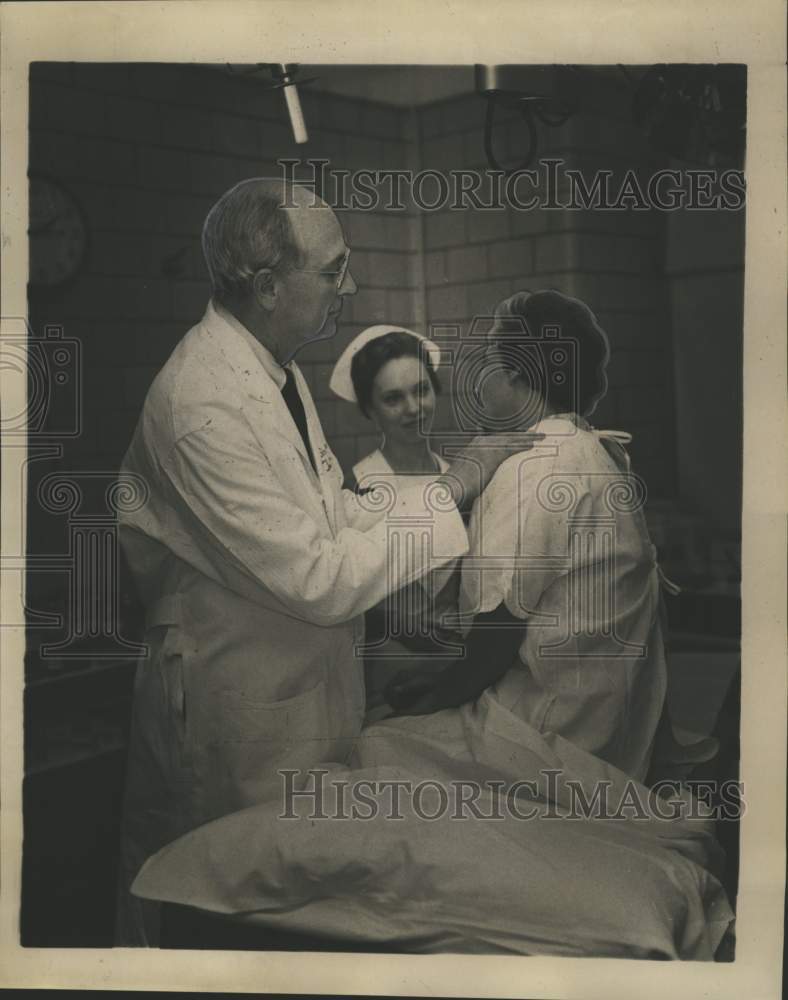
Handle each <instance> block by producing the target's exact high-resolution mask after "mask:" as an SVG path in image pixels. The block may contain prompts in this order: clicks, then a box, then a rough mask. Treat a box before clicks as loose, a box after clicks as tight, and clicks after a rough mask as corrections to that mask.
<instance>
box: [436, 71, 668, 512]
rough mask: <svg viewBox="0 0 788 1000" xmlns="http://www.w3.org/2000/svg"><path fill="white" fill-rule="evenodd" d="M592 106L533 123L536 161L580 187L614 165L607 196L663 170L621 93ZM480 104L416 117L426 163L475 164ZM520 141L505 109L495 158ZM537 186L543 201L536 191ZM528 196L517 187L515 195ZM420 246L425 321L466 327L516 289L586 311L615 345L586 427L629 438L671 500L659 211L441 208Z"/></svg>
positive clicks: (447, 106) (515, 155)
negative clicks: (553, 164)
mask: <svg viewBox="0 0 788 1000" xmlns="http://www.w3.org/2000/svg"><path fill="white" fill-rule="evenodd" d="M597 103H598V105H599V106H600V108H601V109H604V112H602V111H600V112H598V113H596V114H595V113H593V112H592V113H584V114H583V115H577V116H575V117H573V118H571V119H570V120H569V121H568V122H567V123H566V124H565V125H564V126H562V127H560V128H556V129H548V128H545V127H543V126H541V127H540V128H539V137H540V138H539V147H538V154H537V155H538V157H539V158H547V157H555V158H560V159H562V160H563V161H564V162H565V165H566V167H572V168H579V169H581V170H582V171H583V174H584V177H585V178H586V181H587V183H590V181H591V177H592V172H593V170H594V168H597V167H605V168H607V169H613V170H614V174H615V177H614V180H613V182H612V184H611V189H612V190H614V191H615V190H616V184H617V183H620V177H621V174H622V173H623V170H624V169H627V168H630V167H631V168H634V169H637V170H638V171H639V172H640V173H641V174H646V173H651V172H652V171H653V170H655V169H657V166H659V165H661V164H659V163H658V162H657V161H656V160H655V158H654V157H653V155H652V154H650V153H649V152H648V151H647V150H646V149H645V148H644V146H643V143H642V140H641V139H640V137H639V136H638V134H637V133H636V132H635V130H634V129H633V128H632V126H631V125H630V124H629V121H628V113H627V107H626V105H625V102H624V101H623V100H622V99H621V97H620V94H619V93H618V91H613V92H612V93H611V94H605V93H604V92H603V93H599V94H598V95H597ZM484 107H485V106H484V103H483V102H482V101H481V100H480V99H479V98H478V97H476V96H469V97H463V98H460V99H456V100H450V101H446V102H443V103H441V104H436V105H434V106H432V107H428V108H426V109H425V110H423V111H422V112H420V114H419V118H420V134H421V140H422V141H421V148H422V153H423V165H424V167H431V168H435V169H448V168H453V169H458V168H468V169H471V168H479V169H483V168H484V167H485V163H486V160H485V153H484V146H483V128H484V124H483V115H484ZM525 143H526V131H525V127H524V125H523V122H522V120H521V119H520V118H519V116H517V115H512V114H509V115H504V114H502V115H501V116H500V117H499V119H497V123H496V127H495V130H494V132H493V146H494V149H495V150H496V153H497V155H498V156H499V159H500V160H501V161H502V163H504V164H506V165H514V164H516V163H518V162H520V161H521V159H522V156H523V148H524V145H525ZM532 166H533V164H532ZM616 168H618V169H616ZM562 169H563V168H562ZM536 191H537V193H538V194H539V195H542V196H543V195H544V188H543V187H541V188H538V189H536ZM531 193H532V192H531V189H529V188H524V189H523V190H522V191H521V196H522V197H523V198H526V197H528V196H529V195H530V194H531ZM564 193H565V192H564ZM562 197H563V195H562V194H561V189H560V188H559V200H562ZM424 242H425V246H424V250H425V273H426V284H427V306H428V318H429V321H430V323H437V324H441V323H453V322H457V323H459V324H461V325H462V326H466V325H467V324H468V323H469V322H470V321H471V320H472V318H473V317H474V316H476V315H478V314H479V313H489V311H490V310H491V309H492V307H493V306H494V305H495V303H496V302H497V301H499V300H500V299H501V298H503V297H504V296H507V295H510V294H512V293H513V292H515V291H517V290H520V289H524V288H527V289H530V290H535V289H538V288H557V289H559V290H560V291H563V292H566V293H567V294H569V295H575V296H577V297H579V298H581V299H583V300H584V301H585V302H587V303H588V304H589V305H590V306H591V308H592V309H593V310H594V312H595V313H596V314H597V316H598V318H599V320H600V321H601V323H602V325H603V326H604V328H605V329H606V331H607V332H608V334H609V336H610V341H611V348H612V358H611V364H610V369H609V381H610V391H609V393H608V396H607V398H606V399H605V400H603V401H602V402H601V403H600V404H599V406H598V408H597V411H596V413H595V414H594V417H593V422H594V423H595V424H596V425H597V426H599V427H618V426H620V427H621V428H622V429H626V430H628V431H630V432H631V433H632V434H633V438H634V439H633V444H632V447H631V454H632V457H633V462H634V464H635V467H636V469H637V470H638V471H639V473H640V474H641V475H642V476H643V477H644V478H645V479H646V481H647V483H648V484H649V488H650V489H651V490H652V491H653V492H654V493H656V494H658V495H659V494H661V495H665V494H669V493H671V492H672V490H673V489H674V486H675V478H674V442H673V437H674V424H673V409H672V391H671V384H672V373H671V355H670V335H669V327H668V326H667V323H666V313H665V309H666V285H665V279H664V276H663V266H664V218H663V216H662V214H661V213H659V212H634V211H624V212H613V211H609V212H603V211H599V210H588V211H583V210H574V211H560V210H539V209H534V210H530V211H523V210H518V209H516V208H513V207H509V208H507V209H505V210H481V209H480V210H475V211H474V210H468V211H465V212H456V211H443V212H438V213H434V214H432V215H429V216H427V218H426V220H425V241H424Z"/></svg>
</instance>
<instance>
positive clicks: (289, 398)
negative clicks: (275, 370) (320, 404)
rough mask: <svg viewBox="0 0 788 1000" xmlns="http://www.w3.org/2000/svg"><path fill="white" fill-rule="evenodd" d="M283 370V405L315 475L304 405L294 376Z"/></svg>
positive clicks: (315, 467)
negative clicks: (288, 413)
mask: <svg viewBox="0 0 788 1000" xmlns="http://www.w3.org/2000/svg"><path fill="white" fill-rule="evenodd" d="M283 370H284V373H285V384H284V385H283V386H282V399H284V401H285V403H287V408H288V410H290V416H291V417H292V418H293V423H294V424H295V425H296V427H297V428H298V433H299V434H300V435H301V440H302V441H303V442H304V446H305V448H306V453H307V455H309V461H310V462H311V463H312V468H313V469H314V470H315V473H317V466H316V465H315V456H314V455H313V454H312V445H311V444H310V443H309V431H308V430H307V426H306V413H305V412H304V404H303V402H302V400H301V395H300V393H299V391H298V386H297V385H296V380H295V375H293V372H292V370H291V369H290V368H285V369H283Z"/></svg>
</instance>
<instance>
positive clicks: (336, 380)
mask: <svg viewBox="0 0 788 1000" xmlns="http://www.w3.org/2000/svg"><path fill="white" fill-rule="evenodd" d="M439 363H440V349H439V348H438V346H437V345H436V344H435V343H433V342H432V341H430V340H427V339H426V338H425V337H423V336H422V335H421V334H419V333H415V332H414V331H413V330H407V329H405V328H403V327H398V326H390V325H379V326H372V327H369V328H368V329H366V330H364V331H363V332H362V333H360V334H359V335H358V336H357V337H356V338H355V339H354V340H352V341H351V342H350V344H349V345H348V346H347V348H346V349H345V351H344V352H343V354H342V356H341V357H340V358H339V360H338V361H337V363H336V365H335V367H334V371H333V373H332V375H331V382H330V387H331V389H332V391H333V392H334V393H335V394H336V395H337V396H339V397H340V398H341V399H345V400H347V401H348V402H351V403H356V404H357V405H358V408H359V409H360V411H361V413H362V414H363V415H364V416H365V417H366V418H367V419H368V420H371V421H372V423H373V424H374V426H375V427H376V428H377V430H378V431H379V432H380V446H379V447H378V448H376V449H375V450H374V451H372V452H371V453H370V454H369V455H366V456H365V457H364V458H362V459H361V460H360V461H359V462H357V463H356V465H354V466H353V481H352V482H351V483H349V484H347V485H348V486H349V488H351V489H355V490H357V491H358V492H361V493H364V492H366V491H367V490H370V489H372V488H373V487H374V486H375V485H376V484H379V483H383V484H386V485H388V486H389V487H390V488H393V489H396V488H397V485H398V484H403V483H412V482H413V481H414V479H416V478H420V479H422V480H423V482H424V485H425V487H426V486H428V484H429V483H430V482H431V481H432V480H434V479H436V478H437V477H438V476H439V475H440V474H441V473H443V472H446V470H447V469H448V462H446V461H445V460H444V459H442V458H441V457H440V456H439V455H437V454H436V453H435V452H434V451H433V450H432V448H431V447H430V439H429V433H430V430H431V428H432V422H433V418H434V415H435V405H436V402H437V396H438V394H439V393H440V389H441V387H440V382H439V380H438V375H437V372H436V369H437V367H438V365H439ZM455 580H457V582H458V576H455ZM450 590H451V588H450V587H447V588H446V591H445V592H444V595H443V599H444V600H448V593H449V591H450ZM454 591H455V600H456V586H455V587H454ZM432 622H433V613H432V604H431V603H430V601H429V600H428V598H427V594H426V592H425V591H424V589H423V588H422V587H421V586H420V585H418V584H416V585H413V586H411V587H405V588H403V589H401V590H399V591H397V592H396V593H394V594H392V595H391V597H389V598H388V599H387V600H386V601H383V602H381V604H379V605H377V606H376V607H375V608H372V609H371V610H370V611H369V612H367V614H366V615H365V643H366V646H367V653H366V655H365V678H366V691H367V711H368V716H367V721H371V719H373V718H375V717H377V716H378V715H380V714H389V713H390V708H389V707H388V706H387V705H386V703H385V701H384V698H383V690H384V687H385V685H386V684H387V683H388V682H389V681H390V680H391V678H392V677H393V676H394V675H395V674H396V673H397V672H398V671H399V670H400V669H401V668H402V666H403V659H404V658H407V660H408V663H409V666H410V668H411V669H414V668H415V667H416V666H418V667H420V668H423V669H426V668H427V667H428V666H429V663H430V662H431V660H430V655H429V654H430V653H434V652H443V653H444V656H445V655H446V648H443V649H439V648H437V647H436V644H435V642H434V641H433V636H434V634H435V629H434V628H433V625H432ZM448 648H449V654H448V655H451V649H456V648H457V647H456V645H455V646H453V647H448ZM432 662H434V660H433V661H432ZM445 662H446V660H445V658H444V659H443V660H440V661H438V663H445ZM381 710H382V711H381Z"/></svg>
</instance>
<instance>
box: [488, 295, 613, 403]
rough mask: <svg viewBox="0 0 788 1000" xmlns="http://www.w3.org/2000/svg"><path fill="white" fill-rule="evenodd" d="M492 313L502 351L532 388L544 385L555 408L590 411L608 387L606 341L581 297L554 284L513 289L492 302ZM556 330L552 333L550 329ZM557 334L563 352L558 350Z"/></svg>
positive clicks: (608, 347) (547, 398)
mask: <svg viewBox="0 0 788 1000" xmlns="http://www.w3.org/2000/svg"><path fill="white" fill-rule="evenodd" d="M495 317H496V321H497V322H496V327H497V329H498V331H500V332H501V333H502V334H503V336H502V337H501V338H500V341H499V349H500V351H501V353H502V354H503V355H504V357H505V358H506V359H507V362H509V363H510V364H511V367H512V368H516V369H517V370H518V371H520V372H521V373H522V374H523V376H524V377H525V378H528V379H529V381H530V382H531V384H532V385H533V387H534V388H536V389H541V390H542V391H544V394H545V398H546V400H547V402H548V403H549V405H550V406H551V407H552V408H553V409H554V410H555V411H556V412H558V413H569V412H575V413H578V414H580V415H581V416H582V415H587V414H589V413H590V412H592V411H593V408H594V406H595V405H596V403H597V401H598V400H599V399H601V397H602V396H604V394H605V393H606V392H607V374H606V371H605V369H606V367H607V363H608V360H609V358H610V346H609V344H608V339H607V334H606V333H605V331H604V330H603V329H602V328H601V326H600V325H599V323H598V322H597V319H596V316H594V314H593V313H592V312H591V310H590V309H589V308H588V306H587V305H586V304H585V303H584V302H581V301H580V300H579V299H573V298H570V297H569V296H568V295H564V294H563V293H562V292H559V291H556V290H555V289H544V290H542V291H538V292H527V291H523V292H515V294H514V295H512V296H510V297H509V298H508V299H504V300H503V301H502V302H500V303H499V304H498V305H497V306H496V308H495ZM555 330H558V331H559V333H558V337H557V338H553V337H551V335H550V334H551V331H555ZM562 340H563V341H564V342H565V343H566V346H567V347H568V353H567V352H566V351H562V350H561V344H560V341H562ZM572 369H574V370H572ZM536 372H540V373H541V377H538V376H537V375H536V374H535V373H536Z"/></svg>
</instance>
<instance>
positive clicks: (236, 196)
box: [202, 177, 299, 306]
mask: <svg viewBox="0 0 788 1000" xmlns="http://www.w3.org/2000/svg"><path fill="white" fill-rule="evenodd" d="M285 196H286V191H285V188H284V182H282V181H279V182H277V181H271V180H268V179H266V178H261V177H254V178H251V179H250V180H245V181H241V182H240V183H239V184H236V185H235V187H232V188H230V190H229V191H226V192H225V193H224V194H223V195H222V196H221V198H220V199H219V200H218V201H217V202H216V204H215V205H214V206H213V208H212V209H211V210H210V211H209V212H208V215H207V217H206V219H205V224H204V226H203V230H202V251H203V256H204V257H205V264H206V267H207V268H208V274H209V276H210V279H211V290H212V295H213V298H214V299H215V300H216V301H217V302H219V303H220V304H222V305H227V306H229V305H232V304H233V303H237V302H240V301H243V300H244V298H246V296H248V295H249V294H250V292H251V290H252V282H253V280H254V276H255V274H256V273H257V272H258V271H260V270H262V269H263V268H265V267H270V268H275V267H279V268H282V267H288V266H290V265H297V264H298V263H299V251H298V246H297V245H296V242H295V238H294V235H293V229H292V226H291V224H290V219H289V218H288V214H287V212H286V211H285V210H284V208H283V207H282V205H283V201H284V199H285Z"/></svg>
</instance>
